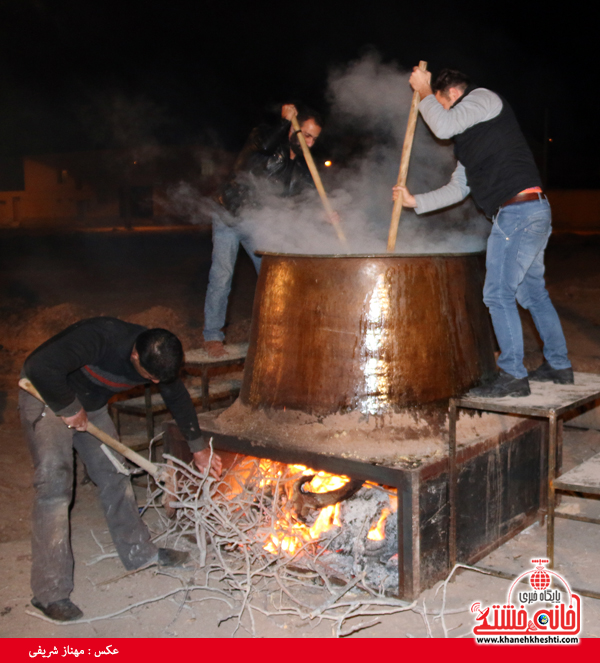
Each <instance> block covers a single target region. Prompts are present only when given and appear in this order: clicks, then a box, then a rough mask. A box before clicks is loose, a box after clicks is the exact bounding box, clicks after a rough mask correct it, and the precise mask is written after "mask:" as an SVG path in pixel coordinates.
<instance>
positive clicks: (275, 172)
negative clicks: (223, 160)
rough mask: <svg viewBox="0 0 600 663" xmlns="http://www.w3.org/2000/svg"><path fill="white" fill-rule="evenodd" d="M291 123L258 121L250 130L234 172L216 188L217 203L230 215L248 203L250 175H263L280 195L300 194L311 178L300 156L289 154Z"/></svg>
mask: <svg viewBox="0 0 600 663" xmlns="http://www.w3.org/2000/svg"><path fill="white" fill-rule="evenodd" d="M289 131H290V122H288V121H287V120H282V121H281V122H280V123H279V124H278V125H276V126H273V125H267V124H261V125H260V126H258V127H256V128H255V129H253V130H252V133H251V134H250V136H249V137H248V140H247V141H246V144H245V145H244V147H243V148H242V151H241V152H240V154H239V156H238V158H237V159H236V162H235V164H234V167H233V172H232V174H231V176H230V178H229V179H228V181H227V182H226V183H225V185H224V186H223V187H222V188H221V190H220V191H219V194H218V196H217V200H218V202H219V203H220V204H221V205H223V207H224V208H225V209H226V210H227V211H228V212H230V213H231V214H236V213H237V212H238V210H239V209H240V207H241V206H242V205H243V204H247V203H251V202H252V197H253V192H254V191H253V190H254V186H253V182H252V180H253V178H264V179H266V180H268V181H270V182H272V183H273V184H276V185H279V186H280V187H281V190H280V193H281V195H283V196H293V195H295V194H297V193H299V192H300V191H301V190H302V189H303V188H304V187H305V186H306V185H307V184H312V178H311V175H310V171H309V169H308V166H307V165H306V161H305V160H304V157H303V156H302V155H297V156H296V158H295V159H292V158H291V156H290V141H289V138H288V136H289Z"/></svg>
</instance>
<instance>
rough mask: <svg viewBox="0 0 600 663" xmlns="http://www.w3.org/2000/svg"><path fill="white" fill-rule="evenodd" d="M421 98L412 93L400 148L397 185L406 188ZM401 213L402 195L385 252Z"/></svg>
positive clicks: (392, 245) (391, 249)
mask: <svg viewBox="0 0 600 663" xmlns="http://www.w3.org/2000/svg"><path fill="white" fill-rule="evenodd" d="M419 69H420V70H421V71H427V62H425V61H424V60H421V61H420V62H419ZM420 101H421V97H420V95H419V93H418V92H417V91H415V92H413V96H412V103H411V105H410V112H409V114H408V123H407V125H406V133H405V134H404V147H403V148H402V157H401V159H400V171H399V172H398V181H397V182H396V184H397V185H400V186H406V176H407V174H408V163H409V161H410V152H411V150H412V144H413V138H414V137H415V129H416V127H417V116H418V114H419V102H420ZM401 213H402V194H400V195H399V196H398V198H397V200H395V201H394V209H393V210H392V221H391V223H390V232H389V234H388V243H387V250H388V252H389V253H393V252H394V251H395V250H396V236H397V235H398V223H399V222H400V214H401Z"/></svg>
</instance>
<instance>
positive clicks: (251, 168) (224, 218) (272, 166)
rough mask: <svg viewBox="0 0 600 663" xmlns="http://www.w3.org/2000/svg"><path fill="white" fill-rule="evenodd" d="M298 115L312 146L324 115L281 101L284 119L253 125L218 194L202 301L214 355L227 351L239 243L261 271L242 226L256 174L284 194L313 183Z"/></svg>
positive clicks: (207, 342)
mask: <svg viewBox="0 0 600 663" xmlns="http://www.w3.org/2000/svg"><path fill="white" fill-rule="evenodd" d="M294 117H297V119H298V123H299V125H300V130H301V131H302V134H303V135H304V139H305V140H306V144H307V145H308V147H312V146H313V145H314V143H315V141H316V140H317V138H318V137H319V134H320V133H321V128H322V126H323V121H322V119H321V117H320V115H319V114H318V113H316V112H315V111H313V110H311V109H309V108H307V107H304V106H300V105H298V107H296V106H295V105H294V104H284V105H283V106H282V107H281V121H280V122H279V123H278V124H277V125H275V126H273V125H268V124H262V125H259V126H258V127H256V128H255V129H253V130H252V132H251V134H250V136H249V137H248V140H247V141H246V144H245V145H244V147H243V148H242V151H241V152H240V154H239V156H238V158H237V160H236V162H235V165H234V168H233V173H232V175H231V177H230V178H229V179H228V181H227V182H226V183H225V185H224V186H223V187H222V189H221V191H220V192H219V194H218V197H217V201H218V203H219V206H218V209H217V211H216V212H215V213H214V214H213V235H212V237H213V252H212V264H211V267H210V273H209V277H208V289H207V291H206V300H205V304H204V347H205V349H206V351H207V352H208V354H209V355H210V356H211V357H222V356H224V355H226V354H227V351H226V349H225V347H224V345H223V340H224V335H223V331H222V328H223V327H224V325H225V315H226V313H227V300H228V299H229V292H230V290H231V280H232V278H233V270H234V267H235V261H236V258H237V253H238V249H239V245H240V244H241V245H242V246H243V247H244V249H245V250H246V252H247V253H248V255H249V256H250V258H251V259H252V262H253V263H254V267H255V268H256V271H257V272H258V271H259V269H260V258H259V257H258V256H257V255H255V253H254V251H255V249H256V248H257V247H256V246H255V245H254V243H253V239H252V237H251V236H250V235H249V234H247V233H245V232H243V231H242V230H241V228H240V222H241V221H242V219H241V217H240V212H241V210H242V207H243V205H245V204H247V203H249V202H251V200H252V196H253V193H254V185H253V179H254V178H258V180H267V181H268V182H271V183H273V184H275V185H278V186H279V190H280V193H281V195H284V196H292V195H295V194H297V193H299V192H300V191H301V190H302V189H303V188H304V187H305V186H306V185H307V184H312V179H311V175H310V171H309V169H308V166H307V164H306V161H305V160H304V157H303V156H302V149H301V147H300V143H299V142H298V137H297V136H296V135H295V133H294V129H293V127H292V124H291V121H292V118H294Z"/></svg>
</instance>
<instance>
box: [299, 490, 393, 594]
mask: <svg viewBox="0 0 600 663" xmlns="http://www.w3.org/2000/svg"><path fill="white" fill-rule="evenodd" d="M337 506H338V507H339V509H338V510H337V515H336V517H335V518H334V519H333V526H332V527H331V528H329V529H327V530H325V531H323V532H322V533H321V535H320V538H319V540H318V543H317V544H316V545H317V547H318V548H320V550H318V551H317V562H318V563H320V564H321V565H322V567H323V570H324V571H325V572H326V573H327V574H328V575H329V576H330V577H331V578H332V579H333V580H335V579H340V580H342V581H343V582H348V581H349V580H350V579H351V578H353V577H356V576H360V575H364V579H365V581H366V583H367V584H368V585H369V586H370V587H373V588H376V589H377V590H378V591H379V592H380V593H382V594H394V593H396V591H397V588H398V518H397V517H396V511H397V498H396V496H395V495H394V494H392V492H391V491H388V490H386V489H384V488H381V487H378V486H374V485H371V484H367V485H365V486H363V487H362V488H361V489H360V490H359V491H358V492H357V493H356V494H354V495H352V496H351V497H349V498H348V499H346V500H345V501H343V502H340V503H338V505H337ZM319 517H320V515H318V514H317V513H313V514H311V516H310V517H309V519H308V522H307V525H310V524H311V520H315V521H317V520H318V519H319ZM301 563H302V560H301V559H300V564H301Z"/></svg>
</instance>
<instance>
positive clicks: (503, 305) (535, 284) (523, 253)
mask: <svg viewBox="0 0 600 663" xmlns="http://www.w3.org/2000/svg"><path fill="white" fill-rule="evenodd" d="M551 224H552V214H551V211H550V204H549V203H548V201H547V200H546V199H545V198H543V197H541V198H540V200H533V201H529V202H526V203H518V204H516V205H508V206H507V207H504V208H502V209H501V210H500V211H499V212H498V214H497V215H496V216H495V217H494V224H493V227H492V232H491V234H490V236H489V239H488V244H487V257H486V267H487V274H486V278H485V285H484V288H483V301H484V302H485V304H486V306H487V307H488V309H489V311H490V315H491V316H492V323H493V325H494V332H495V333H496V338H497V340H498V345H499V346H500V350H501V353H500V357H499V359H498V366H500V368H501V369H502V370H504V371H506V372H507V373H510V374H511V375H513V376H515V377H517V378H524V377H526V376H527V370H526V369H525V366H524V365H523V354H524V352H523V330H522V328H521V319H520V317H519V311H518V309H517V303H516V302H519V304H520V305H521V306H522V307H523V308H525V309H528V310H529V311H530V312H531V316H532V317H533V322H534V323H535V326H536V328H537V330H538V333H539V335H540V337H541V339H542V341H543V343H544V357H545V358H546V360H547V361H548V362H549V363H550V365H551V366H552V368H555V369H563V368H569V367H570V366H571V362H570V361H569V358H568V356H567V344H566V341H565V337H564V334H563V331H562V327H561V325H560V320H559V319H558V314H557V313H556V310H555V308H554V306H553V304H552V302H551V301H550V295H549V294H548V291H547V290H546V284H545V281H544V250H545V249H546V244H547V243H548V238H549V237H550V234H551V232H552V227H551Z"/></svg>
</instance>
